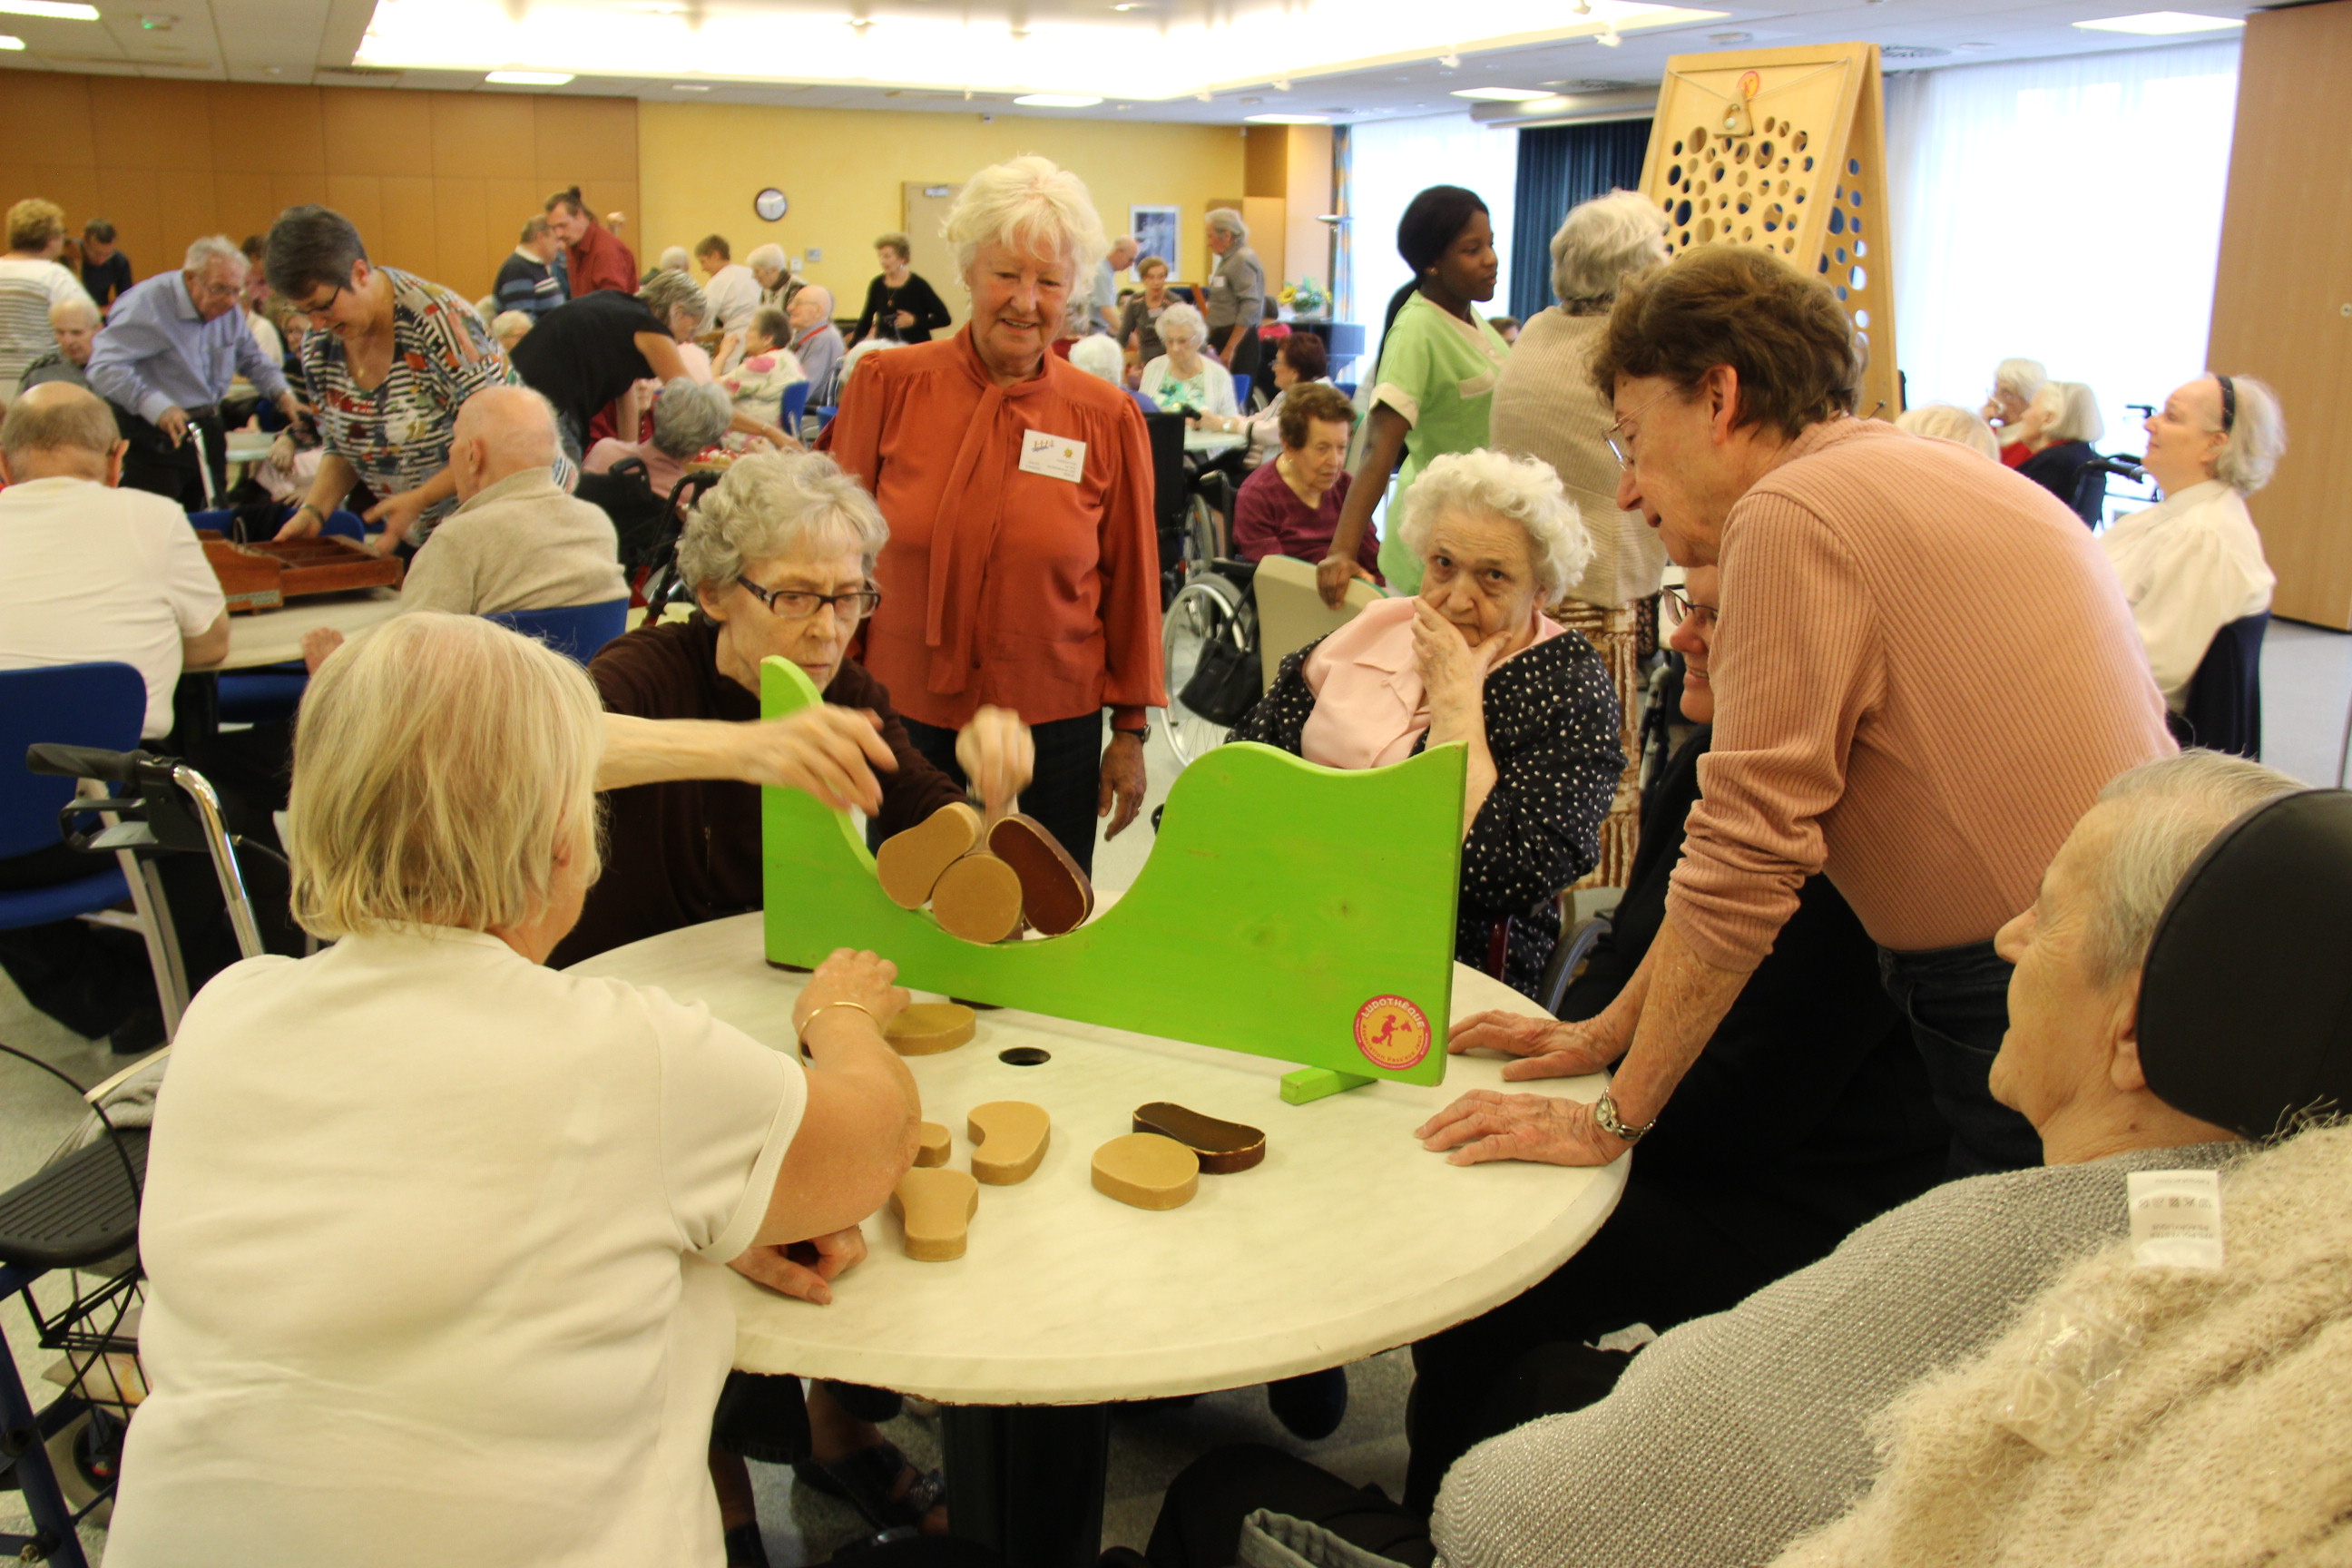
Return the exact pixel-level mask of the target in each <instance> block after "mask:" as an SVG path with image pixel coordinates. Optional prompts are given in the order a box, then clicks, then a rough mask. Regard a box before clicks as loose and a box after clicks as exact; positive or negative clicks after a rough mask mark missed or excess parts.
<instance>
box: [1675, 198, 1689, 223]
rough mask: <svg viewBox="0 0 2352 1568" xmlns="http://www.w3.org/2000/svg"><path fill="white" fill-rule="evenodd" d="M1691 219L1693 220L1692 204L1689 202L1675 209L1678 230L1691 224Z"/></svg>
mask: <svg viewBox="0 0 2352 1568" xmlns="http://www.w3.org/2000/svg"><path fill="white" fill-rule="evenodd" d="M1690 219H1691V205H1690V203H1688V202H1685V203H1683V204H1682V205H1680V206H1677V207H1676V208H1675V227H1676V228H1682V227H1685V226H1687V225H1688V224H1689V223H1690Z"/></svg>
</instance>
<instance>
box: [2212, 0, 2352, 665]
mask: <svg viewBox="0 0 2352 1568" xmlns="http://www.w3.org/2000/svg"><path fill="white" fill-rule="evenodd" d="M2347 81H2352V0H2335V3H2334V4H2331V5H2301V6H2295V7H2292V8H2289V9H2284V10H2275V11H2256V12H2254V13H2252V15H2250V16H2248V17H2247V18H2246V34H2245V44H2244V47H2243V52H2242V55H2241V57H2240V60H2239V66H2238V121H2237V131H2236V135H2235V139H2234V141H2233V142H2232V143H2231V152H2230V194H2229V200H2228V204H2227V206H2226V207H2225V209H2224V212H2223V215H2222V220H2221V265H2220V268H2219V269H2218V272H2217V274H2216V278H2215V282H2214V289H2213V325H2212V332H2211V338H2210V348H2209V350H2208V352H2207V358H2208V361H2209V363H2210V366H2211V368H2212V369H2214V370H2217V371H2220V372H2222V373H2223V374H2242V375H2252V376H2258V377H2260V378H2261V379H2263V381H2266V382H2268V383H2269V384H2270V385H2271V387H2272V389H2273V391H2275V392H2276V393H2277V394H2278V396H2279V403H2280V405H2281V406H2282V408H2283V409H2284V412H2285V415H2286V427H2287V453H2286V458H2285V459H2284V461H2283V462H2281V463H2280V464H2279V468H2278V474H2277V477H2276V478H2274V479H2272V480H2271V482H2270V484H2269V486H2268V487H2267V488H2265V489H2263V490H2261V491H2259V492H2258V493H2256V494H2255V495H2254V496H2253V497H2252V499H2251V500H2249V501H2248V502H2247V506H2248V508H2249V510H2252V513H2253V517H2254V525H2255V527H2257V528H2258V529H2260V530H2261V531H2262V535H2263V553H2264V555H2266V556H2267V557H2268V558H2269V561H2270V565H2271V570H2272V571H2273V572H2275V573H2276V574H2278V588H2277V591H2276V593H2275V595H2273V599H2272V603H2271V609H2272V612H2273V614H2275V615H2280V616H2287V617H2289V618H2291V619H2294V620H2298V621H2309V622H2312V623H2314V624H2315V625H2318V626H2334V627H2336V628H2337V629H2339V630H2352V529H2347V527H2346V526H2345V520H2344V504H2345V501H2344V498H2345V497H2346V495H2347V494H2352V281H2347V274H2346V271H2345V268H2344V258H2345V257H2346V256H2347V255H2352V179H2347V177H2346V169H2347V163H2346V155H2345V152H2344V142H2343V138H2342V137H2341V136H2338V135H2335V134H2332V133H2321V132H2316V131H2315V127H2324V126H2326V125H2328V124H2331V123H2332V122H2333V119H2334V116H2335V113H2336V107H2337V105H2338V104H2339V103H2340V102H2341V101H2342V99H2343V88H2344V84H2345V83H2346V82H2347Z"/></svg>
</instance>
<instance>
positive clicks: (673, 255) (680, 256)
mask: <svg viewBox="0 0 2352 1568" xmlns="http://www.w3.org/2000/svg"><path fill="white" fill-rule="evenodd" d="M693 259H694V258H693V257H691V256H688V254H687V253H686V247H684V246H682V245H673V246H671V247H668V248H667V250H664V251H663V252H662V253H661V265H662V270H663V271H665V272H683V271H685V270H686V268H687V265H688V263H689V262H691V261H692V260H693Z"/></svg>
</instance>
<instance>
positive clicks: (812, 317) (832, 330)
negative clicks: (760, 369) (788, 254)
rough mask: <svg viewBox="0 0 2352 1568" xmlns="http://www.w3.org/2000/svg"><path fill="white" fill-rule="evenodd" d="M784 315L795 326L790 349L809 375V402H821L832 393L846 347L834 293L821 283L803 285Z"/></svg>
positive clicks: (785, 308)
mask: <svg viewBox="0 0 2352 1568" xmlns="http://www.w3.org/2000/svg"><path fill="white" fill-rule="evenodd" d="M784 316H785V319H786V320H788V321H791V322H792V324H793V341H792V342H791V343H790V344H789V345H787V346H788V347H790V348H791V349H792V351H793V358H795V359H797V360H799V361H800V362H801V369H802V370H803V371H805V372H806V373H807V374H808V383H809V401H811V402H812V403H815V402H822V401H823V400H824V398H825V397H826V396H827V395H830V394H831V393H832V390H833V373H834V372H835V370H837V369H839V368H840V366H841V356H842V353H843V352H844V350H845V347H846V345H845V343H844V342H842V337H841V329H840V328H839V327H836V326H835V325H834V324H833V290H832V289H828V288H826V287H825V286H824V284H822V283H810V284H806V285H803V288H802V289H801V290H800V292H798V293H797V294H794V295H793V302H792V303H791V304H789V305H787V306H785V307H784Z"/></svg>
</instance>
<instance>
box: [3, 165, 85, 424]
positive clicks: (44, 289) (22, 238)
mask: <svg viewBox="0 0 2352 1568" xmlns="http://www.w3.org/2000/svg"><path fill="white" fill-rule="evenodd" d="M65 247H66V215H65V209H63V208H62V207H60V206H58V204H57V203H55V202H45V201H42V200H41V199H40V198H39V197H37V196H28V197H26V199H25V200H23V201H21V202H18V203H17V204H16V205H15V206H12V207H10V208H9V209H8V250H7V254H6V255H5V256H0V405H6V404H10V403H14V402H16V384H17V382H18V381H20V380H21V379H23V377H24V374H25V367H26V365H28V364H31V363H33V362H34V361H35V360H37V359H38V358H40V357H41V356H42V355H43V354H45V353H48V352H49V351H50V350H51V349H53V348H55V347H57V339H56V336H55V335H54V334H53V333H51V331H49V308H50V307H51V306H52V305H58V304H61V303H63V302H64V301H66V300H80V301H81V302H82V303H83V304H85V305H89V303H90V300H89V294H88V293H86V292H85V291H84V290H83V289H82V286H81V280H80V279H78V278H76V277H75V276H74V275H73V274H72V273H70V272H68V271H67V270H66V269H65V268H63V267H62V266H60V265H58V256H59V255H60V254H62V253H63V252H64V250H65ZM90 308H91V309H92V310H96V309H97V307H96V306H95V305H91V306H90Z"/></svg>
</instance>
